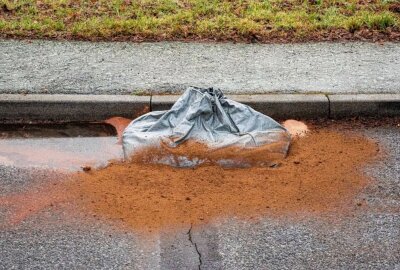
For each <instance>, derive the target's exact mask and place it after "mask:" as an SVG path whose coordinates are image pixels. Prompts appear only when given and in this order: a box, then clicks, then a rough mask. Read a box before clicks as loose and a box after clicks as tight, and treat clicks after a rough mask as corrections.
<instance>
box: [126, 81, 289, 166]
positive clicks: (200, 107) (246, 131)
mask: <svg viewBox="0 0 400 270" xmlns="http://www.w3.org/2000/svg"><path fill="white" fill-rule="evenodd" d="M189 139H190V140H195V141H198V142H202V143H204V144H206V145H208V147H209V148H212V149H215V148H223V147H229V146H237V147H241V148H255V147H259V146H263V145H266V144H272V143H275V142H278V141H279V142H282V140H283V141H284V143H283V144H282V143H281V145H282V146H281V147H280V148H279V149H278V150H277V151H278V152H281V153H282V154H284V155H285V154H286V153H287V150H288V147H289V143H290V135H289V133H288V132H287V131H286V129H285V128H284V127H282V126H281V125H280V124H279V123H277V122H276V121H274V120H273V119H272V118H270V117H268V116H266V115H264V114H262V113H259V112H257V111H255V110H253V109H252V108H250V107H249V106H246V105H244V104H241V103H238V102H235V101H233V100H230V99H228V98H226V97H225V96H224V95H223V93H222V92H221V91H220V90H218V89H214V88H208V89H201V88H195V87H190V88H188V89H187V90H186V91H185V93H184V94H183V95H182V96H181V97H180V98H179V99H178V100H177V102H176V103H175V104H174V105H173V106H172V108H171V109H170V110H167V111H154V112H150V113H147V114H145V115H143V116H141V117H139V118H137V119H135V120H134V121H132V122H131V123H130V124H129V126H128V127H127V128H126V129H125V131H124V133H123V138H122V143H123V148H124V153H125V157H126V158H128V159H129V157H131V156H132V155H133V154H135V152H136V151H139V150H140V149H143V148H145V147H149V146H157V145H160V144H161V143H163V145H167V147H171V148H174V147H176V146H178V145H179V144H181V143H182V142H184V141H186V140H189ZM179 160H180V162H177V161H176V159H174V160H172V159H168V158H166V157H165V158H162V159H159V160H156V161H155V162H157V163H166V164H169V165H173V166H194V165H197V164H199V163H201V162H202V161H201V160H185V158H184V157H180V159H179ZM177 163H178V164H177Z"/></svg>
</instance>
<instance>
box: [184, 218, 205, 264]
mask: <svg viewBox="0 0 400 270" xmlns="http://www.w3.org/2000/svg"><path fill="white" fill-rule="evenodd" d="M192 228H193V224H190V228H189V231H188V232H187V235H188V237H189V242H190V243H191V244H192V246H194V249H195V250H196V252H197V255H198V257H199V270H201V265H202V264H203V261H202V259H201V253H200V251H199V248H198V247H197V243H196V242H194V241H193V238H192Z"/></svg>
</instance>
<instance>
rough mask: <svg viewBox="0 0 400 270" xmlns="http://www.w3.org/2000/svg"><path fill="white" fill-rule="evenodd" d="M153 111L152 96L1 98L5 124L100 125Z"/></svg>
mask: <svg viewBox="0 0 400 270" xmlns="http://www.w3.org/2000/svg"><path fill="white" fill-rule="evenodd" d="M149 109H150V96H119V95H10V94H1V95H0V120H2V121H22V122H29V121H50V122H51V121H65V122H70V121H99V120H104V119H107V118H109V117H111V116H123V117H128V118H130V117H131V118H133V117H137V116H139V115H140V114H142V113H143V112H147V111H149Z"/></svg>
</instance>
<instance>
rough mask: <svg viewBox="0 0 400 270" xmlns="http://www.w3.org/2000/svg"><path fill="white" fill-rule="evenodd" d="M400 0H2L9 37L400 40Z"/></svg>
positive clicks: (0, 27)
mask: <svg viewBox="0 0 400 270" xmlns="http://www.w3.org/2000/svg"><path fill="white" fill-rule="evenodd" d="M399 27H400V1H398V0H385V1H375V0H350V1H344V0H326V1H324V0H306V1H301V0H286V1H283V0H271V1H262V0H238V1H228V0H225V1H215V0H137V1H134V0H92V1H87V0H38V1H35V0H14V1H12V0H0V35H1V36H3V37H28V38H66V39H84V40H136V41H140V40H181V39H183V40H196V39H199V40H203V39H205V40H237V41H261V42H269V41H302V40H331V39H376V38H378V39H379V38H380V39H389V40H400V30H399Z"/></svg>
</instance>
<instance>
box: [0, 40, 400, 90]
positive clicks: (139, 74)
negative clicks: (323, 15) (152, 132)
mask: <svg viewBox="0 0 400 270" xmlns="http://www.w3.org/2000/svg"><path fill="white" fill-rule="evenodd" d="M190 85H194V86H203V87H207V86H216V87H220V88H221V89H222V90H224V92H225V93H231V94H233V93H235V94H249V93H271V92H279V93H298V92H300V93H315V92H322V93H399V92H400V44H395V43H386V44H384V45H379V44H373V43H317V44H295V45H292V44H291V45H282V44H281V45H249V44H231V43H225V44H210V43H180V42H167V43H165V42H160V43H141V44H132V43H103V42H101V43H88V42H54V41H32V42H28V41H11V40H6V41H5V40H0V93H66V94H72V93H75V94H76V93H82V94H129V93H143V92H153V93H160V92H161V93H177V92H180V91H182V90H184V89H185V88H186V87H187V86H190Z"/></svg>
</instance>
